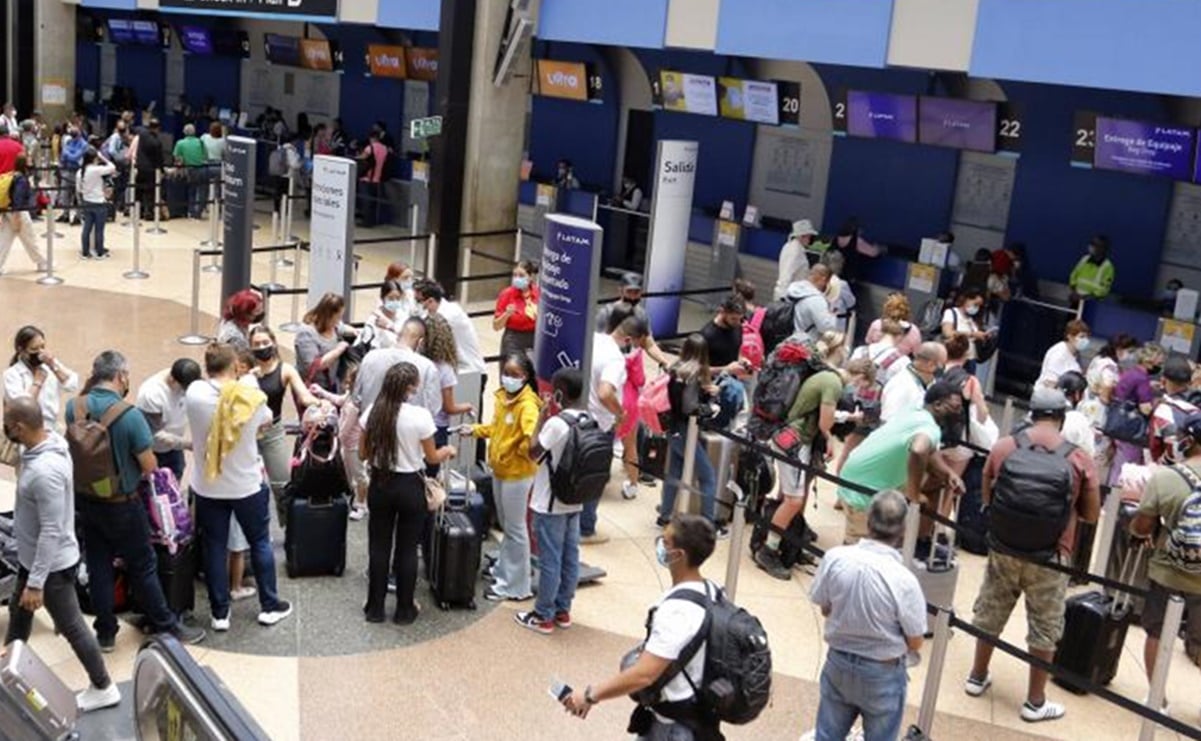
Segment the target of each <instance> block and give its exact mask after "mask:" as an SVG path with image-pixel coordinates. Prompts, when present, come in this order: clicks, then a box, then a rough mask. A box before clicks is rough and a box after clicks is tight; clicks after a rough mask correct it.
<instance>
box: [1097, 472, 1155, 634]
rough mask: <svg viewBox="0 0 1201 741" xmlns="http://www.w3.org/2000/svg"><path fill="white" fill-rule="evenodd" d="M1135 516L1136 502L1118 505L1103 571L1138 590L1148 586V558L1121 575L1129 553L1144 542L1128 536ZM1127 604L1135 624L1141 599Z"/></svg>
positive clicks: (1125, 502) (1139, 610)
mask: <svg viewBox="0 0 1201 741" xmlns="http://www.w3.org/2000/svg"><path fill="white" fill-rule="evenodd" d="M1113 496H1116V492H1114V493H1113ZM1137 514H1138V503H1137V502H1129V501H1126V500H1123V501H1122V502H1121V504H1119V505H1118V518H1117V528H1116V530H1115V532H1114V537H1113V548H1111V549H1110V551H1109V564H1108V566H1107V567H1106V569H1105V575H1106V576H1108V577H1109V578H1110V579H1117V580H1119V581H1121V582H1122V583H1124V584H1129V585H1131V586H1134V587H1138V588H1140V589H1147V588H1148V585H1149V584H1150V579H1149V577H1148V576H1147V567H1148V563H1147V562H1148V561H1150V560H1151V559H1150V557H1148V558H1143V559H1140V561H1139V563H1137V564H1135V565H1134V567H1133V570H1132V571H1131V573H1129V574H1123V573H1122V572H1123V570H1124V566H1125V564H1126V560H1127V559H1128V558H1129V556H1130V553H1131V551H1132V550H1135V549H1137V548H1139V546H1140V543H1142V542H1144V541H1141V540H1140V539H1138V538H1135V537H1133V536H1132V535H1130V522H1131V521H1132V520H1133V519H1134V516H1135V515H1137ZM1158 532H1159V531H1158V526H1157V529H1156V531H1155V535H1154V536H1153V537H1152V538H1151V542H1156V541H1157V540H1158ZM1129 602H1130V619H1131V621H1132V622H1137V621H1138V620H1139V619H1140V618H1141V617H1142V615H1143V598H1142V597H1130V598H1129Z"/></svg>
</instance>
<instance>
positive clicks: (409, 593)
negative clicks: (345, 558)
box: [366, 469, 426, 618]
mask: <svg viewBox="0 0 1201 741" xmlns="http://www.w3.org/2000/svg"><path fill="white" fill-rule="evenodd" d="M367 508H368V510H369V511H370V515H369V516H368V521H367V553H368V565H367V608H366V609H367V614H368V615H382V614H383V612H384V600H385V599H386V598H387V596H388V566H389V562H391V568H392V573H394V574H395V575H396V615H397V617H400V618H408V617H413V616H414V615H415V613H416V610H417V607H416V605H415V604H414V602H413V592H414V591H415V590H416V588H417V542H418V541H419V540H420V539H421V531H422V528H423V527H424V526H425V519H426V506H425V484H424V482H423V481H422V479H421V475H420V474H418V473H394V472H392V471H380V470H378V469H373V470H372V471H371V486H370V487H369V488H368V489H367ZM394 538H395V544H394V543H393V539H394ZM394 545H395V549H393V546H394Z"/></svg>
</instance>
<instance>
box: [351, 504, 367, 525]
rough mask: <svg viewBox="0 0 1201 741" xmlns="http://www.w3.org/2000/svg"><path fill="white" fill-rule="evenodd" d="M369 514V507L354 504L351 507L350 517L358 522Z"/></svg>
mask: <svg viewBox="0 0 1201 741" xmlns="http://www.w3.org/2000/svg"><path fill="white" fill-rule="evenodd" d="M366 516H367V508H366V507H364V506H362V505H358V504H356V505H354V506H353V507H351V508H350V519H352V520H354V521H356V522H358V521H359V520H361V519H363V518H364V517H366Z"/></svg>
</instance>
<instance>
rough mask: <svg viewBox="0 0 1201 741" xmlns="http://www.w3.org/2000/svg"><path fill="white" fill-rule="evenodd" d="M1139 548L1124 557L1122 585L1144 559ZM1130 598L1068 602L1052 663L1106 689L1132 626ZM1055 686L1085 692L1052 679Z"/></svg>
mask: <svg viewBox="0 0 1201 741" xmlns="http://www.w3.org/2000/svg"><path fill="white" fill-rule="evenodd" d="M1146 551H1147V549H1146V547H1145V546H1140V547H1138V548H1135V549H1132V550H1131V551H1129V552H1128V553H1127V554H1126V558H1125V561H1124V563H1123V566H1122V573H1121V579H1120V580H1121V581H1122V582H1123V583H1129V582H1128V579H1130V578H1131V575H1132V574H1134V573H1137V572H1138V569H1139V566H1140V564H1141V562H1143V561H1144V560H1145V559H1144V556H1145V555H1146ZM1130 604H1131V603H1130V594H1129V593H1128V592H1120V593H1119V594H1117V595H1110V594H1106V593H1104V592H1098V591H1091V592H1084V593H1083V594H1077V595H1074V596H1072V597H1069V598H1068V601H1067V608H1066V612H1065V615H1064V628H1063V638H1062V639H1060V641H1059V647H1058V648H1057V649H1056V650H1055V659H1054V663H1055V664H1056V665H1057V666H1062V667H1064V668H1065V669H1070V670H1071V671H1073V672H1075V673H1076V674H1079V675H1081V676H1083V677H1084V678H1086V679H1088V680H1089V681H1090V682H1092V683H1093V684H1096V685H1100V686H1105V685H1108V684H1109V683H1110V682H1112V681H1113V678H1114V677H1115V676H1116V675H1117V673H1118V662H1119V661H1120V660H1121V658H1122V647H1123V646H1124V645H1125V643H1126V631H1127V629H1128V628H1129V627H1130V623H1131V622H1132V615H1133V613H1132V610H1131V606H1130ZM1054 680H1055V683H1056V684H1058V685H1059V686H1060V687H1063V688H1064V689H1066V690H1068V691H1070V692H1074V693H1076V694H1078V695H1083V694H1087V692H1088V690H1087V689H1085V688H1084V687H1081V686H1079V685H1078V684H1076V683H1075V682H1072V681H1071V680H1068V679H1064V678H1061V677H1054Z"/></svg>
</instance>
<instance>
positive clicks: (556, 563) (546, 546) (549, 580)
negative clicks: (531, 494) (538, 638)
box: [534, 512, 580, 620]
mask: <svg viewBox="0 0 1201 741" xmlns="http://www.w3.org/2000/svg"><path fill="white" fill-rule="evenodd" d="M534 534H535V536H536V537H537V539H538V600H537V601H536V602H535V603H534V612H535V613H537V615H538V617H540V618H542V619H543V620H550V619H552V618H554V616H555V614H556V613H559V612H571V601H572V600H573V599H575V588H576V584H577V583H578V582H579V580H580V515H579V514H578V513H573V514H570V515H556V514H549V515H544V514H542V513H541V512H535V513H534Z"/></svg>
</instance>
